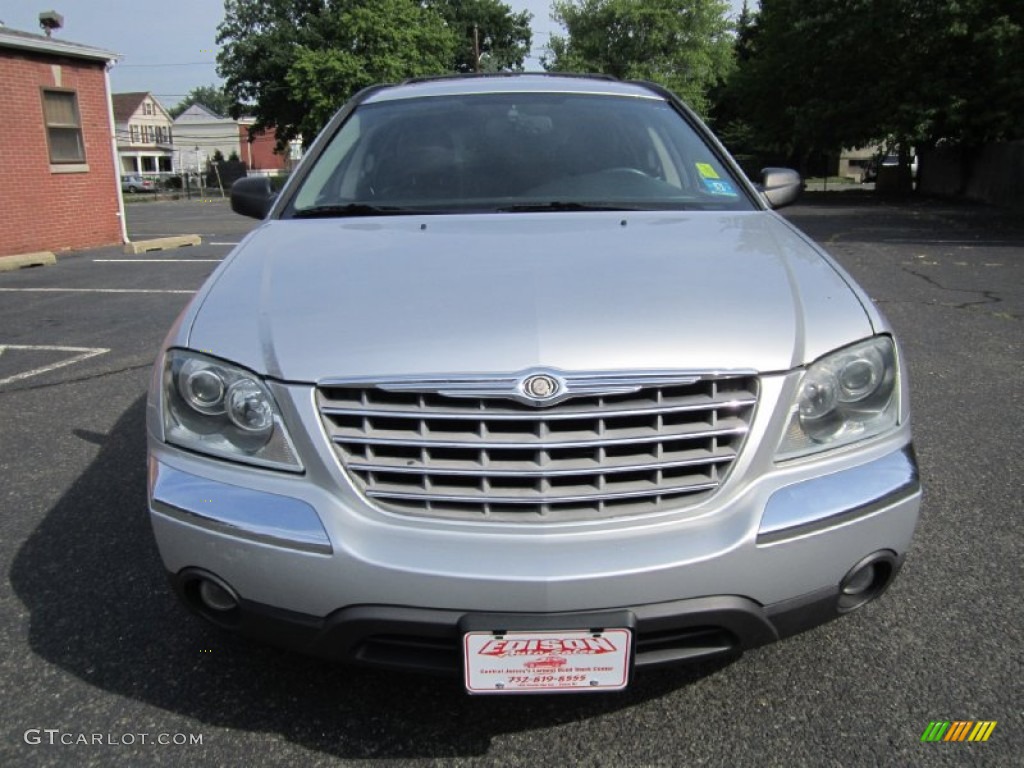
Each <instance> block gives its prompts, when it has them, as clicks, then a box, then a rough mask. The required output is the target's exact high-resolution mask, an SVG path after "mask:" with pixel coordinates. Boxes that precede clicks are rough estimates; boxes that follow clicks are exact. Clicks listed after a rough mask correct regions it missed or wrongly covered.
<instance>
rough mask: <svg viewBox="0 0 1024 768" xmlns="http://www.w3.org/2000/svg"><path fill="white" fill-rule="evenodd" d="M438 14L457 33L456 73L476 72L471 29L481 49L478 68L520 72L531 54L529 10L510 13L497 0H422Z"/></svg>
mask: <svg viewBox="0 0 1024 768" xmlns="http://www.w3.org/2000/svg"><path fill="white" fill-rule="evenodd" d="M424 4H425V5H426V6H427V7H428V8H432V9H433V10H435V11H437V12H438V13H439V14H441V17H442V18H444V20H445V22H446V23H447V24H448V27H449V28H450V29H451V30H452V31H453V32H454V33H455V34H456V35H457V36H458V38H459V41H458V44H457V46H456V49H455V61H454V63H453V65H452V69H453V70H454V71H456V72H475V71H476V60H475V53H474V42H473V28H474V27H476V36H477V41H478V43H477V44H478V45H479V48H480V69H481V70H482V71H484V72H506V71H510V70H511V71H521V70H522V69H523V63H524V62H525V61H526V57H527V56H529V55H530V44H531V42H532V40H533V33H532V32H531V30H530V19H532V18H533V14H531V13H530V12H529V11H521V12H520V13H513V12H512V9H511V8H510V7H509V6H508V5H506V4H505V3H502V2H501V1H500V0H427V1H426V2H425V3H424Z"/></svg>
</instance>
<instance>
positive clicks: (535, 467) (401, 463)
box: [317, 374, 757, 520]
mask: <svg viewBox="0 0 1024 768" xmlns="http://www.w3.org/2000/svg"><path fill="white" fill-rule="evenodd" d="M481 381H482V380H480V379H459V380H451V379H449V380H446V381H445V382H443V383H439V382H437V381H424V382H418V383H417V382H409V381H404V380H403V381H401V382H386V381H382V382H374V383H366V382H357V383H351V384H348V383H332V384H330V385H326V386H321V387H320V388H319V389H318V391H317V406H318V408H319V410H320V414H321V417H322V419H323V423H324V425H325V427H326V429H327V433H328V436H329V437H330V439H331V441H332V442H333V443H334V446H335V450H336V452H337V455H338V457H339V459H340V461H341V463H342V465H343V466H344V468H345V470H346V471H347V472H348V474H349V475H350V477H352V479H353V480H354V482H355V484H356V486H357V487H358V488H359V489H360V490H361V491H362V492H363V493H364V494H365V495H366V496H367V497H368V498H369V499H371V500H372V501H374V502H375V503H377V504H379V505H381V506H383V507H385V508H388V509H391V510H395V511H402V512H409V513H414V514H421V515H429V516H437V517H458V518H466V517H469V518H481V517H487V518H492V519H503V520H510V519H513V520H515V519H519V520H523V519H536V518H537V517H538V516H543V517H545V518H550V519H581V518H582V519H586V518H590V517H595V516H597V517H600V516H610V515H622V514H641V513H645V512H651V511H656V510H659V509H664V508H667V507H670V506H671V507H677V506H679V505H680V504H686V503H696V502H697V501H699V500H701V499H703V498H705V497H706V496H707V495H708V494H710V493H712V492H714V491H715V489H717V488H718V487H719V485H720V484H721V482H722V480H723V478H724V477H725V475H726V473H727V472H728V471H729V468H730V467H731V465H732V463H733V462H734V461H735V459H736V457H737V456H738V454H739V451H740V448H741V446H742V444H743V440H744V438H745V436H746V434H747V431H748V429H749V426H750V422H751V420H752V418H753V412H754V408H755V405H756V402H757V380H756V378H755V377H753V376H733V377H703V378H702V377H698V376H693V375H685V374H679V375H675V376H673V375H666V374H657V375H653V374H645V375H642V374H638V375H636V376H635V377H631V376H624V375H615V376H609V375H604V376H601V375H598V374H583V375H577V376H573V375H567V376H565V381H566V386H567V388H568V389H569V391H570V393H571V392H572V391H573V390H574V389H575V390H578V391H581V392H583V394H580V395H579V396H572V395H571V394H570V396H569V397H568V398H567V399H562V400H560V401H559V402H558V403H557V404H555V405H551V406H547V407H539V406H535V405H529V404H526V403H524V402H522V397H521V396H517V395H516V392H515V390H514V383H515V381H516V379H515V378H514V377H508V378H503V379H489V380H486V381H487V382H489V383H490V384H492V385H493V386H494V388H495V390H496V391H497V392H500V391H501V386H503V385H499V384H497V383H496V382H511V384H509V385H508V396H507V397H502V396H500V394H494V393H490V392H488V394H487V395H486V396H480V395H478V394H469V393H476V392H479V391H480V389H481V386H482V385H481V384H480V382H481ZM581 382H584V383H583V384H581ZM602 382H607V384H606V385H602ZM470 384H473V385H474V386H470ZM602 392H610V394H604V393H602ZM595 393H596V394H595Z"/></svg>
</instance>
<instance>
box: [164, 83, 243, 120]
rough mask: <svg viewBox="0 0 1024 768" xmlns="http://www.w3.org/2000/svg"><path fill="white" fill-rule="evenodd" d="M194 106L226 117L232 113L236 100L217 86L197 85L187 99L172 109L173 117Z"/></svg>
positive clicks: (170, 110) (187, 95) (186, 96)
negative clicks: (197, 105)
mask: <svg viewBox="0 0 1024 768" xmlns="http://www.w3.org/2000/svg"><path fill="white" fill-rule="evenodd" d="M193 104H201V105H202V106H204V107H206V108H207V109H208V110H210V111H211V112H213V113H214V114H217V115H221V116H225V115H228V114H229V113H230V112H231V108H232V107H233V106H234V100H233V99H232V98H231V96H229V95H228V93H227V92H226V91H225V90H224V89H223V88H221V87H220V86H217V85H213V84H210V85H197V86H196V87H195V88H193V89H192V90H191V91H189V92H188V93H187V94H186V95H185V98H183V99H182V100H181V101H179V102H178V103H177V104H175V105H174V106H173V107H171V108H170V109H169V110H168V112H170V114H171V117H177V116H178V115H180V114H181V113H182V112H184V111H185V110H186V109H188V108H189V107H191V106H192V105H193Z"/></svg>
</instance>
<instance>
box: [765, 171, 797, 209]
mask: <svg viewBox="0 0 1024 768" xmlns="http://www.w3.org/2000/svg"><path fill="white" fill-rule="evenodd" d="M803 189H804V182H803V179H801V178H800V174H799V173H797V172H796V171H794V170H791V169H789V168H763V169H761V192H762V193H763V194H764V197H765V199H766V200H767V201H768V205H770V206H771V207H772V208H782V207H783V206H786V205H792V204H793V203H795V202H796V200H797V198H798V197H800V193H801V192H803Z"/></svg>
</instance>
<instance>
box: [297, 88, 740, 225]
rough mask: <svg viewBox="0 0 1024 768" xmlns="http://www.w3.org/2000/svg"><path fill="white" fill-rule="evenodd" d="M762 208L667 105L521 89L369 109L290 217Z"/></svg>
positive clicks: (344, 131) (358, 115) (308, 181)
mask: <svg viewBox="0 0 1024 768" xmlns="http://www.w3.org/2000/svg"><path fill="white" fill-rule="evenodd" d="M753 208H754V206H753V205H752V204H751V202H750V200H749V199H748V198H747V196H746V195H745V194H744V192H743V190H742V187H741V186H740V184H739V183H737V181H736V180H735V179H734V178H733V176H732V175H731V173H730V172H729V171H728V170H726V168H725V167H724V166H723V164H722V163H721V162H720V161H719V159H718V158H717V156H716V155H715V153H714V152H713V151H712V150H711V149H710V148H709V147H708V146H707V145H706V144H705V143H704V142H703V141H702V139H701V138H700V136H699V135H698V134H697V133H696V132H695V131H694V129H693V128H691V127H690V125H689V124H688V123H687V122H686V120H684V118H683V117H682V116H681V115H680V114H679V113H678V112H676V111H675V110H674V109H673V108H672V106H671V105H669V104H668V103H667V102H665V101H663V100H661V99H654V98H651V99H647V98H637V97H632V96H631V97H626V96H609V95H590V94H547V93H545V94H533V93H511V94H486V95H481V94H472V95H459V96H450V97H430V98H419V99H400V100H394V101H383V102H379V103H374V104H364V105H362V106H360V107H358V108H357V109H356V110H355V112H354V113H353V114H352V116H351V117H350V118H349V119H348V120H347V121H346V122H345V124H344V125H343V126H342V127H341V129H340V130H339V131H338V132H337V134H335V136H334V137H333V139H332V140H331V142H330V143H329V144H328V146H327V147H326V148H325V149H324V151H323V153H322V154H321V155H320V157H319V158H318V159H317V161H316V165H315V166H314V167H313V168H312V169H311V170H310V172H309V173H308V175H307V176H306V178H305V179H304V180H303V182H302V185H301V187H300V188H299V189H298V191H297V193H296V195H295V198H294V200H293V202H292V205H291V206H290V210H289V215H291V216H295V217H303V216H366V215H392V214H403V213H442V212H460V211H469V212H471V211H537V210H552V211H560V210H659V209H669V210H673V209H676V210H693V209H698V210H753Z"/></svg>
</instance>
